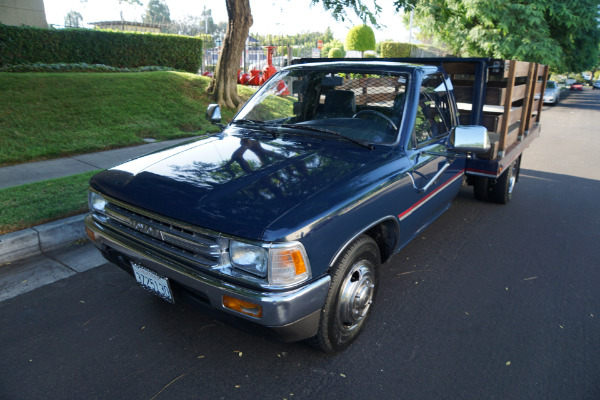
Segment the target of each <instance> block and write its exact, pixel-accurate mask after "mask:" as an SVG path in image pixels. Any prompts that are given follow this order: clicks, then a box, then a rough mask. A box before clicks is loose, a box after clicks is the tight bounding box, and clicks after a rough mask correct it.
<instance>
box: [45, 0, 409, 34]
mask: <svg viewBox="0 0 600 400" xmlns="http://www.w3.org/2000/svg"><path fill="white" fill-rule="evenodd" d="M141 1H142V3H143V4H144V6H143V7H140V6H131V5H129V4H122V5H120V4H119V1H118V0H83V1H82V0H44V7H45V9H46V19H47V22H48V24H54V25H58V26H62V25H64V18H65V15H67V13H68V12H69V11H71V10H74V11H77V12H79V13H80V14H81V15H82V16H83V22H84V24H85V23H89V22H98V21H118V20H120V19H121V17H120V11H121V10H122V11H123V17H124V19H125V20H133V21H140V20H141V16H142V15H143V14H144V13H145V10H146V7H145V5H146V4H147V0H141ZM166 3H167V5H168V6H169V11H170V13H171V20H177V19H181V18H183V17H184V16H186V15H192V16H200V15H201V14H202V10H203V8H204V6H206V8H207V9H211V10H212V16H213V20H214V21H215V22H221V21H223V22H225V21H227V9H226V8H225V1H224V0H217V1H215V0H212V1H207V0H166ZM379 3H380V5H382V7H383V12H382V14H381V17H380V23H381V24H383V25H385V26H386V27H385V28H383V29H380V30H374V32H375V39H376V41H377V42H381V41H384V40H394V41H399V42H408V29H406V28H405V27H404V24H403V23H402V20H401V16H400V15H399V14H395V13H394V10H393V8H392V7H391V5H389V4H388V5H384V4H382V3H384V1H380V2H379ZM385 3H391V1H387V2H385ZM250 7H251V9H252V18H253V20H254V24H253V25H252V27H251V28H250V32H251V33H258V34H261V35H266V34H269V33H270V34H273V35H286V34H288V35H293V34H296V33H303V32H324V31H325V29H326V28H327V27H330V28H331V30H332V31H333V35H334V37H335V38H336V39H339V40H341V41H344V39H345V38H346V34H347V33H348V30H349V29H350V28H351V27H352V26H354V25H359V24H360V21H359V20H358V19H357V18H356V17H355V16H354V13H353V12H350V13H349V17H351V19H350V20H348V19H347V20H346V22H337V21H335V20H334V19H333V18H332V17H331V15H330V14H329V13H328V12H326V11H325V10H324V9H323V6H322V5H320V4H317V5H315V6H312V7H311V6H310V0H250Z"/></svg>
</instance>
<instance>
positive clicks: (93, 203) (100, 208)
mask: <svg viewBox="0 0 600 400" xmlns="http://www.w3.org/2000/svg"><path fill="white" fill-rule="evenodd" d="M88 205H89V207H90V211H91V212H92V213H94V214H101V215H104V209H105V207H106V199H105V198H104V197H102V196H101V195H99V194H98V193H96V192H93V191H91V190H90V191H89V195H88Z"/></svg>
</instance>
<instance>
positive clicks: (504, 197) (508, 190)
mask: <svg viewBox="0 0 600 400" xmlns="http://www.w3.org/2000/svg"><path fill="white" fill-rule="evenodd" d="M520 160H521V158H520V157H519V158H518V159H517V160H516V161H515V162H513V163H512V164H511V165H510V166H509V167H508V169H507V170H506V171H504V173H503V174H502V175H500V177H499V178H498V180H497V182H496V184H495V185H494V186H493V187H492V190H491V192H490V198H491V200H492V201H493V202H494V203H498V204H507V203H508V202H509V201H510V200H511V198H512V194H513V191H514V189H515V185H516V184H517V177H518V176H519V165H520V164H521V163H520Z"/></svg>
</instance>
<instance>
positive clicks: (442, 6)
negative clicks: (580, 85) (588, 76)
mask: <svg viewBox="0 0 600 400" xmlns="http://www.w3.org/2000/svg"><path fill="white" fill-rule="evenodd" d="M571 3H572V2H571ZM598 3H599V2H598V0H579V1H578V2H577V4H576V5H575V4H571V6H569V4H567V3H565V2H564V0H529V1H523V0H471V1H462V0H412V4H405V5H404V6H408V8H410V7H412V6H413V5H416V7H415V8H414V11H415V13H414V16H415V18H414V23H415V24H416V25H417V26H419V28H420V29H421V31H422V33H424V34H425V35H429V36H431V37H432V38H434V40H435V41H436V42H437V43H443V44H447V45H448V46H449V47H450V49H451V50H452V52H453V53H454V54H456V55H458V56H479V57H494V58H508V59H517V60H524V61H535V62H540V63H543V64H548V65H550V66H552V67H554V68H555V69H558V70H562V71H583V70H586V69H589V68H590V67H591V65H592V64H593V62H594V60H596V59H597V58H598V42H599V40H600V28H599V27H598V20H597V18H598V16H599V15H598ZM395 5H396V7H397V9H399V8H400V7H399V5H398V4H395Z"/></svg>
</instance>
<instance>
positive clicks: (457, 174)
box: [85, 58, 547, 351]
mask: <svg viewBox="0 0 600 400" xmlns="http://www.w3.org/2000/svg"><path fill="white" fill-rule="evenodd" d="M546 77H547V68H546V67H544V66H540V65H538V64H534V63H526V62H516V61H505V60H491V59H486V58H472V59H452V58H439V59H435V58H428V59H368V60H328V59H324V60H321V59H318V60H314V59H306V60H300V63H299V64H296V65H292V66H289V67H286V68H283V69H282V70H281V71H279V72H278V73H277V74H276V75H275V76H273V77H272V78H271V79H270V80H269V81H268V82H266V83H265V84H264V85H263V86H262V87H261V88H260V89H259V90H258V91H257V92H256V93H255V94H254V95H253V96H252V97H251V98H250V100H249V101H248V102H247V103H246V105H245V106H244V107H243V108H242V109H241V110H240V111H239V112H238V113H237V115H236V116H235V117H234V119H233V120H232V121H231V123H229V124H228V125H227V126H223V125H220V121H221V116H220V109H219V107H218V106H217V105H210V106H209V107H208V110H207V118H208V119H210V120H211V121H212V122H213V123H215V124H219V125H220V126H221V128H222V130H221V132H219V133H216V134H211V135H207V136H206V137H205V138H202V139H199V140H195V141H192V142H189V143H186V144H183V145H180V146H177V147H172V148H169V149H166V150H163V151H160V152H156V153H153V154H149V155H146V156H143V157H140V158H137V159H133V160H130V161H128V162H125V163H124V164H122V165H119V166H116V167H114V168H111V169H108V170H106V171H103V172H100V173H99V174H97V175H95V176H94V177H93V178H92V179H91V181H90V192H89V206H90V213H89V215H88V216H87V218H86V220H85V224H86V231H87V233H88V236H89V237H90V239H91V240H92V241H93V242H94V243H95V245H96V246H97V247H98V249H99V250H100V251H101V252H102V254H103V255H104V256H105V257H106V258H107V259H108V260H110V261H112V262H113V263H115V264H116V265H118V266H120V267H121V268H123V269H124V270H125V271H127V272H129V273H130V274H131V275H132V276H134V277H135V279H136V280H137V281H138V282H139V283H140V284H141V285H142V286H143V287H144V288H146V289H148V290H150V291H151V292H153V293H154V294H156V295H158V296H160V297H162V298H163V299H165V300H167V301H170V302H174V301H179V299H190V300H192V301H194V302H195V303H197V304H198V305H200V306H202V307H203V308H204V309H205V310H206V312H208V313H210V315H213V316H216V317H221V318H222V319H225V320H229V321H232V322H237V323H239V324H241V325H244V326H246V327H248V328H250V329H252V330H254V331H255V332H259V333H261V334H262V333H269V334H274V335H275V336H277V337H278V338H280V339H282V340H286V341H299V340H305V339H306V340H308V341H309V342H311V343H312V344H314V345H315V346H317V347H318V348H320V349H322V350H324V351H338V350H341V349H343V348H345V347H347V346H348V345H349V344H350V343H352V342H353V341H354V340H355V339H356V338H357V336H358V335H359V333H360V332H361V330H362V329H363V327H364V325H365V323H366V321H367V319H368V316H369V314H370V312H371V310H372V308H373V305H374V303H373V302H374V300H375V294H376V291H377V275H378V269H379V268H380V265H381V264H382V263H384V262H385V261H386V260H388V259H389V258H390V257H391V256H393V255H394V254H396V253H397V252H399V251H400V250H401V249H402V247H403V246H404V245H406V244H407V243H408V242H409V241H410V240H411V239H412V238H414V237H415V236H416V235H417V234H418V233H419V232H420V231H422V230H423V229H424V228H425V227H427V226H428V225H429V224H431V223H432V222H433V221H434V220H435V219H436V218H437V217H438V216H440V214H442V213H443V212H444V211H446V210H447V209H448V208H449V207H450V205H451V202H452V199H453V198H454V197H455V195H456V194H457V192H458V191H459V189H460V187H461V185H464V184H468V185H472V186H473V188H474V194H475V197H476V198H477V199H479V200H484V201H492V202H496V203H506V202H508V201H509V200H510V199H511V196H512V194H513V190H514V187H515V183H516V181H517V180H518V177H519V166H520V162H521V157H522V153H523V151H524V149H525V148H526V147H527V146H528V145H529V144H530V143H531V141H532V140H533V139H534V138H535V137H536V136H538V135H539V131H540V115H541V110H542V104H541V101H539V100H538V101H536V100H535V95H536V94H538V93H539V94H540V96H539V97H538V98H543V88H544V87H545V81H546Z"/></svg>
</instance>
